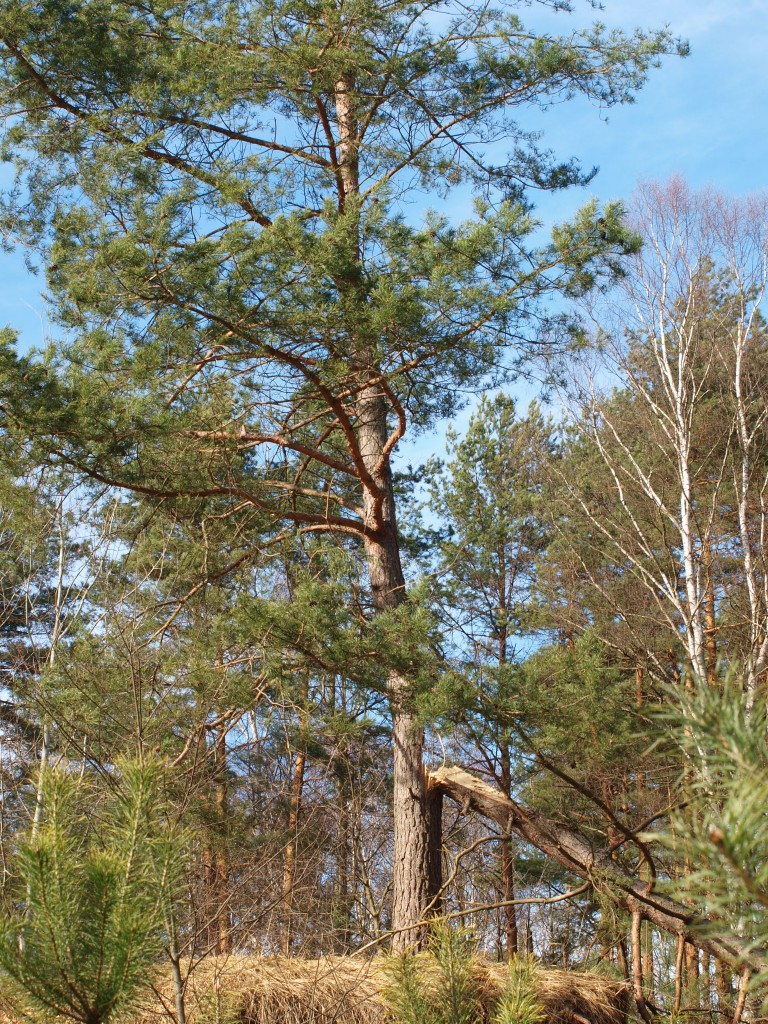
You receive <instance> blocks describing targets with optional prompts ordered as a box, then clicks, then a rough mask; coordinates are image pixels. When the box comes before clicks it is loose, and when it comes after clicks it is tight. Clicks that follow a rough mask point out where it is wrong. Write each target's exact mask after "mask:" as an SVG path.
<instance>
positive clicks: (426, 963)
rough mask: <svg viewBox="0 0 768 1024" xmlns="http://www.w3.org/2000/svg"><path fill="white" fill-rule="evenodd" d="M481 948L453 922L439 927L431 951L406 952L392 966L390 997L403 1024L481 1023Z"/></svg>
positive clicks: (397, 1016) (390, 965) (431, 944)
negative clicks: (478, 950) (478, 966)
mask: <svg viewBox="0 0 768 1024" xmlns="http://www.w3.org/2000/svg"><path fill="white" fill-rule="evenodd" d="M475 968H476V959H475V945H474V943H473V942H472V940H471V937H470V935H469V933H468V932H467V931H466V930H465V929H462V928H452V927H451V926H450V924H448V922H438V923H437V924H435V925H434V926H433V930H432V935H431V939H430V945H429V952H428V953H426V954H424V953H419V954H414V953H412V952H406V953H403V954H401V955H400V956H397V957H393V958H392V960H391V961H390V963H389V968H388V970H389V978H390V984H389V986H388V988H387V991H386V995H387V998H388V1000H389V1002H390V1004H391V1006H392V1009H393V1011H394V1013H395V1019H396V1021H397V1024H476V1022H477V1021H478V1020H479V1018H480V1012H481V1010H480V999H479V994H478V987H477V982H476V980H475Z"/></svg>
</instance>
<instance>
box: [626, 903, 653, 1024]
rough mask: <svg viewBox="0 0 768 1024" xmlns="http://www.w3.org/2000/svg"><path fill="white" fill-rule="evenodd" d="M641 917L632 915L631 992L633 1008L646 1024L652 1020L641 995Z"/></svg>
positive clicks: (636, 913)
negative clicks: (633, 1001) (632, 994)
mask: <svg viewBox="0 0 768 1024" xmlns="http://www.w3.org/2000/svg"><path fill="white" fill-rule="evenodd" d="M642 922H643V919H642V915H641V914H640V913H639V912H638V911H635V912H634V913H633V914H632V931H631V936H632V990H633V992H634V995H635V1006H636V1007H637V1012H638V1014H639V1015H640V1016H641V1017H642V1019H643V1020H644V1021H646V1022H647V1024H650V1022H651V1021H652V1020H653V1018H652V1017H651V1014H650V1012H649V1011H648V1007H647V1006H646V1003H645V996H644V994H643V955H642V941H641V940H642V936H641V927H642Z"/></svg>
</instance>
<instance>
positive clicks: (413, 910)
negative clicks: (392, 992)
mask: <svg viewBox="0 0 768 1024" xmlns="http://www.w3.org/2000/svg"><path fill="white" fill-rule="evenodd" d="M356 88H357V84H356V82H355V81H354V79H353V78H352V77H350V76H348V75H342V76H341V77H340V78H339V79H338V81H337V82H336V83H335V85H334V100H333V102H334V108H335V115H336V125H337V130H338V151H337V164H336V174H337V189H338V196H339V212H340V213H341V214H343V215H350V216H352V215H353V214H352V213H351V211H350V207H351V201H353V200H354V199H355V198H356V197H357V196H358V195H359V191H360V181H359V156H358V146H359V125H358V123H357V115H356V110H355V100H356ZM354 245H355V248H354V251H350V252H349V253H348V256H349V258H350V267H351V268H352V269H347V270H345V271H344V274H343V276H340V277H339V280H338V284H339V287H340V288H341V290H342V291H343V292H345V293H346V294H347V295H348V296H349V297H350V299H355V298H357V299H358V300H359V301H360V303H361V304H364V301H365V299H364V296H362V294H361V293H360V287H359V283H360V282H359V275H360V271H361V266H360V260H361V253H360V246H359V241H358V240H357V239H356V240H355V243H354ZM356 344H357V350H356V351H355V352H354V353H353V355H352V357H351V360H350V368H351V369H352V370H353V371H354V376H355V377H356V378H357V379H356V381H355V383H356V385H357V387H358V388H359V390H358V391H357V396H356V398H355V399H354V413H355V426H356V431H355V433H356V439H355V441H356V447H357V450H358V452H359V464H358V472H359V474H360V482H361V485H362V498H363V521H364V525H365V528H366V531H367V532H366V538H365V554H366V561H367V567H368V577H369V581H370V585H371V594H372V598H373V604H374V607H375V609H376V611H377V612H379V613H382V612H386V611H392V610H394V609H396V608H397V607H398V606H399V605H400V604H402V602H403V601H404V599H405V579H404V577H403V570H402V565H401V562H400V549H399V544H398V538H397V524H396V517H395V499H394V491H393V487H392V471H391V468H390V462H389V459H390V454H391V449H392V444H393V443H394V442H390V432H389V428H388V423H387V411H388V409H390V411H391V409H392V402H393V399H392V396H391V395H388V396H385V389H384V386H383V384H381V383H373V381H378V380H379V379H380V370H379V367H378V366H377V365H376V362H375V357H374V355H373V352H374V345H375V342H374V341H373V339H372V340H371V342H370V343H366V341H365V339H364V338H363V337H361V338H356ZM401 415H404V414H402V413H401ZM388 692H389V700H390V706H391V709H392V737H393V746H394V751H393V756H394V789H393V797H392V805H393V807H392V809H393V818H394V851H393V878H392V928H393V931H394V936H393V940H392V945H393V948H394V949H396V950H397V949H404V948H407V947H408V946H411V945H414V944H419V943H420V942H421V941H422V939H423V937H424V929H423V928H421V927H417V926H416V925H417V922H419V921H421V920H422V918H423V915H424V911H425V909H426V906H427V903H428V898H429V883H428V877H429V821H428V811H427V800H426V784H425V779H424V771H423V748H424V730H423V729H422V727H421V725H420V723H419V722H418V720H417V718H416V716H415V714H414V700H413V688H412V685H411V683H410V682H409V681H408V680H407V679H405V678H404V677H403V676H402V675H400V674H399V673H398V672H395V671H392V672H391V673H390V675H389V679H388Z"/></svg>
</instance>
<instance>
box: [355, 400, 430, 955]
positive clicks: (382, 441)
mask: <svg viewBox="0 0 768 1024" xmlns="http://www.w3.org/2000/svg"><path fill="white" fill-rule="evenodd" d="M386 410H387V407H386V403H385V401H384V396H383V394H382V393H381V392H380V390H379V389H378V388H377V387H367V388H365V389H364V390H363V392H362V393H361V396H360V399H359V400H358V404H357V424H358V444H359V446H360V452H361V457H362V459H363V461H364V463H365V467H366V469H367V471H368V472H369V473H370V475H371V478H372V481H373V486H372V487H367V488H364V496H363V506H364V513H365V525H366V526H367V527H368V528H369V530H370V533H369V535H368V537H367V538H366V542H365V550H366V557H367V563H368V576H369V580H370V585H371V593H372V595H373V602H374V606H375V608H376V610H377V612H387V611H393V610H395V609H396V608H397V607H398V606H399V605H400V604H402V602H403V600H404V598H405V579H404V577H403V570H402V566H401V563H400V549H399V545H398V540H397V524H396V519H395V502H394V494H393V489H392V474H391V470H390V467H389V459H388V458H387V457H386V455H384V453H385V447H386V445H387V439H388V432H387V419H386ZM383 455H384V457H382V456H383ZM389 698H390V704H391V708H392V738H393V744H394V751H393V757H394V789H393V796H392V803H393V807H392V810H393V816H394V852H393V877H392V928H393V931H394V937H393V947H394V948H395V949H403V948H406V947H407V946H410V945H413V944H418V943H419V942H420V941H421V940H422V938H423V929H422V928H420V927H413V928H412V927H410V926H411V925H416V922H418V921H421V920H422V919H423V916H424V910H425V908H426V906H427V904H428V902H429V881H428V880H429V814H428V809H427V795H426V785H425V779H424V769H423V748H424V730H423V729H422V727H421V725H420V724H419V722H418V720H417V718H416V716H415V713H414V708H413V689H412V686H411V684H410V683H409V681H408V680H406V679H405V678H404V677H403V676H401V675H400V674H399V673H398V672H394V671H393V672H391V673H390V676H389Z"/></svg>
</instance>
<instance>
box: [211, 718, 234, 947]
mask: <svg viewBox="0 0 768 1024" xmlns="http://www.w3.org/2000/svg"><path fill="white" fill-rule="evenodd" d="M214 800H215V809H216V823H217V832H218V842H217V847H216V851H215V855H214V875H215V898H216V904H217V905H216V926H215V927H216V936H215V946H216V952H217V953H228V952H229V951H230V949H231V944H232V920H231V914H230V909H229V851H228V846H227V835H226V833H227V824H228V818H229V792H228V781H227V729H226V726H224V725H222V726H221V727H220V728H219V730H218V732H217V734H216V790H215V796H214Z"/></svg>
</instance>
